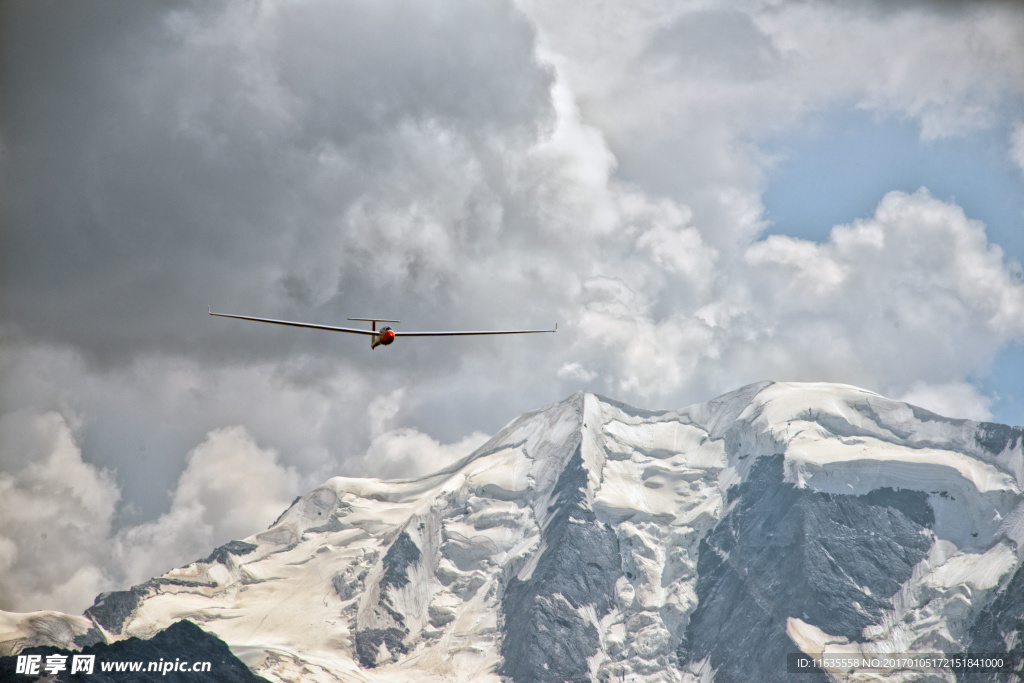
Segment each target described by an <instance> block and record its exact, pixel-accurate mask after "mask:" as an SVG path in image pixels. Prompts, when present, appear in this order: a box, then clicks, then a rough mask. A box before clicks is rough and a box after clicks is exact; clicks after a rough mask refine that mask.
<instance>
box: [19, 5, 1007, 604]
mask: <svg viewBox="0 0 1024 683" xmlns="http://www.w3.org/2000/svg"><path fill="white" fill-rule="evenodd" d="M0 34H2V35H0V609H3V610H9V611H32V610H41V609H57V610H63V611H67V612H72V613H77V612H80V611H81V610H82V609H84V608H85V607H87V606H88V605H90V604H91V603H92V601H93V598H94V597H95V596H96V595H97V594H98V593H99V592H101V591H108V590H116V589H124V588H126V587H128V586H130V585H132V584H134V583H138V582H141V581H144V580H146V579H147V578H149V577H151V576H154V575H158V574H160V573H162V572H164V571H166V570H168V569H170V568H172V567H175V566H179V565H182V564H185V563H187V562H189V561H191V560H194V559H196V558H200V557H204V556H206V555H207V554H208V553H209V551H210V550H211V549H212V548H214V547H215V546H217V545H219V544H221V543H224V542H226V541H228V540H230V539H234V538H244V537H246V536H248V535H250V534H252V533H255V532H258V531H260V530H262V529H263V528H265V527H266V526H267V525H269V524H270V523H271V522H273V520H274V519H275V518H276V517H277V515H278V514H280V512H281V511H282V510H283V509H284V508H285V507H286V506H287V505H288V504H289V503H290V502H291V501H292V500H293V499H294V497H295V496H297V495H300V494H303V493H305V492H308V491H310V490H312V489H313V488H315V487H316V486H317V485H319V483H321V482H322V481H324V480H326V479H328V478H330V477H331V476H335V475H345V476H374V477H411V476H417V475H420V474H425V473H427V472H430V471H433V470H435V469H438V468H440V467H442V466H444V465H446V464H448V463H450V462H453V461H454V460H455V459H457V458H459V457H462V456H464V455H466V454H468V453H469V452H471V451H472V450H473V449H474V448H475V447H476V446H478V445H479V444H481V443H483V441H485V440H486V439H487V438H488V436H489V435H491V434H493V433H494V432H496V431H497V430H498V429H500V428H501V427H502V426H503V425H504V424H506V423H507V422H508V421H510V420H511V419H513V418H514V417H516V416H517V415H519V414H520V413H522V412H525V411H527V410H532V409H535V408H539V407H542V406H544V405H547V404H550V403H552V402H555V401H559V400H561V399H564V398H565V397H567V396H569V395H571V394H573V393H575V392H576V391H579V390H585V391H592V392H597V393H600V394H603V395H605V396H609V397H612V398H615V399H617V400H620V401H624V402H627V403H631V404H633V405H637V406H640V407H644V408H649V409H672V408H683V407H685V406H687V405H690V404H693V403H698V402H702V401H706V400H708V399H711V398H713V397H715V396H718V395H721V394H723V393H725V392H728V391H731V390H734V389H737V388H739V387H741V386H743V385H746V384H749V383H751V382H756V381H760V380H765V379H771V380H779V381H828V382H843V383H847V384H853V385H856V386H860V387H863V388H866V389H869V390H872V391H875V392H878V393H880V394H883V395H886V396H889V397H892V398H896V399H901V400H906V401H909V402H912V403H914V404H916V405H920V406H923V407H925V408H929V409H931V410H934V411H936V412H939V413H941V414H944V415H947V416H951V417H960V418H969V419H976V420H993V421H999V422H1004V423H1010V424H1017V425H1019V424H1022V423H1024V385H1022V383H1021V382H1020V378H1021V377H1022V376H1024V282H1022V270H1021V263H1022V261H1024V7H1021V5H1020V4H1019V3H1016V2H1000V1H995V0H993V1H980V2H956V1H953V0H946V1H935V2H926V1H923V0H922V1H913V0H902V1H900V2H881V1H878V2H871V1H869V2H862V3H827V2H821V3H813V2H803V1H796V0H757V1H755V0H751V1H737V2H724V3H723V2H709V1H704V2H698V1H692V2H687V1H678V2H664V1H660V0H640V1H636V0H629V1H626V0H609V1H608V2H602V3H592V2H574V1H565V2H559V3H546V2H539V1H535V0H495V1H494V2H487V3H481V2H476V1H471V0H446V1H445V2H434V3H428V2H412V1H410V0H379V1H375V2H373V3H366V2H348V1H345V0H329V1H328V0H217V1H215V2H207V1H204V2H198V1H195V2H189V1H183V0H179V1H177V2H166V3H123V2H120V1H119V0H82V1H81V2H76V3H63V2H58V1H57V0H4V1H3V2H2V3H0ZM210 305H212V306H213V310H215V311H221V312H226V313H236V314H241V315H253V316H261V317H269V318H279V319H286V320H303V321H309V322H314V323H320V324H326V325H344V324H346V323H345V319H346V318H348V317H371V316H377V317H383V318H392V319H398V320H401V321H402V323H401V325H397V326H396V327H397V328H398V329H399V330H400V329H402V327H404V328H405V329H413V328H415V329H421V330H423V329H508V328H516V327H527V328H543V327H549V326H551V325H553V324H554V323H556V322H557V323H558V333H557V334H554V335H526V336H522V337H497V338H490V337H479V338H463V339H408V340H402V339H401V338H400V339H399V340H398V341H396V343H395V344H393V345H392V346H390V347H386V348H378V349H375V350H372V351H371V349H370V348H369V344H368V343H367V339H366V338H365V337H361V336H354V335H353V336H350V335H342V334H331V333H326V332H319V331H315V330H299V329H293V328H285V327H277V326H270V325H261V324H257V323H251V322H245V321H239V320H229V319H224V318H211V317H210V316H208V315H207V314H206V313H207V306H210Z"/></svg>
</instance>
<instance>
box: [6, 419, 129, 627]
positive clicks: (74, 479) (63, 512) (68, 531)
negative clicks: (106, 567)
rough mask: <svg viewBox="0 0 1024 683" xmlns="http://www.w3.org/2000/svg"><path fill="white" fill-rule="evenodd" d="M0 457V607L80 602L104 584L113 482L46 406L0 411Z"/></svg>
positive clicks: (114, 492) (114, 493)
mask: <svg viewBox="0 0 1024 683" xmlns="http://www.w3.org/2000/svg"><path fill="white" fill-rule="evenodd" d="M0 457H2V458H3V470H2V471H0V520H2V522H3V523H2V525H0V568H2V570H0V609H4V610H8V611H32V610H38V609H62V608H67V607H71V608H72V609H81V607H84V605H82V601H83V600H84V599H85V598H86V596H89V595H95V594H96V593H98V592H99V591H101V590H104V589H107V588H109V587H110V585H111V581H110V578H109V577H108V576H106V575H104V573H103V571H102V570H101V569H100V568H99V567H101V566H102V565H103V564H104V563H105V559H106V558H107V557H109V555H108V549H107V547H106V546H107V543H106V541H107V540H108V536H109V532H110V525H111V520H112V519H113V516H114V509H115V506H116V504H117V499H118V490H117V486H116V485H115V484H114V482H113V480H112V477H111V476H110V473H109V472H104V471H102V470H99V469H97V468H95V467H93V466H91V465H88V464H86V463H83V462H82V459H81V452H80V451H79V449H78V447H77V445H76V444H75V438H74V434H73V432H72V427H71V425H70V424H69V423H68V421H67V420H66V419H64V418H63V417H62V416H61V415H59V414H57V413H53V412H49V413H43V414H35V413H32V412H30V411H15V412H9V413H6V414H4V415H3V416H0ZM79 605H81V607H79Z"/></svg>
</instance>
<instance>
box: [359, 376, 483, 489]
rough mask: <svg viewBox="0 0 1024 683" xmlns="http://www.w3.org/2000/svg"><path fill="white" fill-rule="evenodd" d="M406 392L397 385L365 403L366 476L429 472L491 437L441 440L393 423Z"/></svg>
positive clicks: (473, 435)
mask: <svg viewBox="0 0 1024 683" xmlns="http://www.w3.org/2000/svg"><path fill="white" fill-rule="evenodd" d="M405 393H406V391H405V389H396V390H394V391H392V392H391V393H389V394H386V395H382V396H378V397H377V398H375V399H373V400H372V401H371V402H370V404H369V405H368V406H367V410H366V412H367V417H368V420H369V423H370V436H371V441H370V446H369V448H367V450H366V453H365V455H364V456H363V458H362V463H361V469H362V470H363V472H365V476H372V477H379V478H382V479H411V478H414V477H418V476H422V475H425V474H430V473H431V472H436V471H438V470H440V469H443V468H445V467H447V466H448V465H450V464H452V463H453V462H456V461H457V460H459V459H461V458H463V457H465V456H467V455H469V454H470V453H472V452H473V451H474V450H476V449H477V448H478V447H480V446H481V445H483V444H484V443H485V442H486V441H487V440H488V439H489V438H490V436H489V435H487V434H484V433H482V432H473V433H471V434H468V435H467V436H465V437H464V438H462V439H460V440H459V441H458V442H456V443H450V444H442V443H440V442H439V441H437V440H436V439H434V438H432V437H430V436H428V435H427V434H424V433H422V432H420V431H418V430H416V429H411V428H408V427H398V428H395V427H393V426H392V425H393V423H394V420H395V418H396V416H397V415H398V414H399V412H400V410H401V408H402V401H403V398H404V395H405Z"/></svg>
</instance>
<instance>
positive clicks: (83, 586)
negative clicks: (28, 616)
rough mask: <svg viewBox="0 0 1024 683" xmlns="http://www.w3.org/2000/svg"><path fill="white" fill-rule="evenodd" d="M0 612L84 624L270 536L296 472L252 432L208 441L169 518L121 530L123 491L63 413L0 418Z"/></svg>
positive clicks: (295, 489) (196, 453)
mask: <svg viewBox="0 0 1024 683" xmlns="http://www.w3.org/2000/svg"><path fill="white" fill-rule="evenodd" d="M0 456H2V457H3V471H2V472H0V521H2V525H0V609H3V610H7V611H35V610H40V609H54V610H59V611H65V612H69V613H78V612H81V611H82V610H84V609H85V608H86V607H87V606H88V605H90V604H91V603H92V601H93V598H95V596H96V595H98V594H99V593H100V592H102V591H106V590H114V589H118V588H123V587H126V586H127V585H129V584H132V583H138V582H141V581H144V580H146V579H148V578H149V577H151V576H155V575H159V574H161V573H163V572H165V571H167V570H168V569H170V568H172V567H175V566H179V565H181V564H183V563H186V562H189V561H192V560H195V559H199V558H201V557H203V556H205V555H207V554H208V553H209V552H210V550H212V549H213V548H214V547H215V546H217V545H219V544H221V543H224V542H226V541H228V540H231V539H233V538H244V537H246V536H249V535H251V534H253V533H256V532H258V531H260V530H261V529H262V528H264V527H265V526H267V525H269V524H270V523H271V522H273V520H274V519H275V518H276V516H277V515H279V514H280V513H281V512H282V511H283V510H284V509H285V508H286V507H287V506H288V504H289V503H290V502H291V500H292V498H293V497H294V496H295V495H296V494H297V493H299V492H300V491H301V490H302V489H301V487H300V485H299V477H298V476H297V474H296V472H295V470H294V469H292V468H289V467H285V466H282V465H281V464H280V463H279V462H278V458H277V455H276V454H275V453H274V452H272V451H269V450H266V449H261V448H260V447H259V446H257V445H256V444H255V442H254V441H253V440H252V438H251V437H250V436H249V435H248V434H247V433H246V432H245V430H243V429H241V428H238V427H235V428H224V429H219V430H216V431H214V432H211V433H210V434H209V435H208V437H207V438H206V440H205V441H204V442H203V443H202V444H200V445H199V446H198V447H196V448H195V449H194V450H192V451H191V452H190V453H189V458H188V467H187V468H186V469H185V471H184V472H183V473H182V475H181V477H180V479H179V481H178V484H177V487H176V489H175V490H174V494H173V499H172V503H171V506H170V509H169V510H168V511H167V512H166V513H164V514H163V515H161V516H160V517H159V518H157V519H156V520H154V521H152V522H146V523H144V524H141V525H137V526H130V527H127V528H122V529H121V530H120V531H116V530H115V523H114V522H115V508H116V506H117V502H118V499H119V497H120V490H119V488H118V486H117V484H116V483H115V482H114V480H113V477H112V476H111V473H110V472H108V471H105V470H102V469H100V468H97V467H96V466H94V465H91V464H89V463H86V462H84V461H83V460H82V452H81V449H80V447H79V446H78V444H77V442H76V435H75V433H74V430H73V428H72V426H71V425H70V424H69V422H68V420H66V419H65V418H64V417H63V416H62V415H60V414H58V413H56V412H48V413H43V414H37V413H32V412H29V411H15V412H10V413H6V414H4V415H3V416H0Z"/></svg>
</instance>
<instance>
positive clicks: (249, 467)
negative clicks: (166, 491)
mask: <svg viewBox="0 0 1024 683" xmlns="http://www.w3.org/2000/svg"><path fill="white" fill-rule="evenodd" d="M301 492H302V489H301V488H300V485H299V476H298V474H297V473H296V471H295V470H294V469H293V468H291V467H287V466H283V465H281V464H280V462H279V458H278V455H277V453H275V452H274V451H271V450H267V449H264V448H260V447H259V446H258V445H257V444H256V442H255V441H253V439H252V437H251V436H250V435H249V434H248V433H247V432H246V431H245V429H243V428H241V427H226V428H222V429H218V430H215V431H213V432H211V433H210V434H208V435H207V437H206V440H205V441H203V443H201V444H200V445H199V446H197V447H196V448H195V449H193V450H192V451H191V452H190V453H189V455H188V465H187V467H186V468H185V471H184V472H182V474H181V477H180V478H179V479H178V485H177V488H176V489H175V490H174V497H173V499H172V502H171V507H170V510H169V511H167V512H166V513H164V514H163V515H161V516H160V517H158V518H157V519H156V520H154V521H152V522H146V523H144V524H140V525H138V526H135V527H130V528H128V529H124V530H122V531H121V532H120V533H119V534H118V535H117V538H116V539H115V541H114V543H115V547H116V554H117V556H118V559H119V561H120V564H119V567H120V568H121V570H122V571H123V572H124V573H125V575H126V576H127V578H128V580H129V581H131V582H132V583H135V582H140V581H144V580H145V579H146V578H148V577H150V576H153V575H157V574H161V573H163V572H165V571H167V570H168V569H171V568H173V567H175V566H178V565H179V564H180V563H181V562H182V560H183V559H184V560H185V561H188V560H192V559H199V558H201V557H203V556H205V555H206V554H209V552H210V550H212V549H213V548H215V547H216V546H218V545H221V544H223V543H226V542H227V541H229V540H232V539H236V538H245V537H247V536H250V535H252V534H254V533H256V532H258V531H260V530H262V529H264V528H266V527H267V526H269V525H270V524H271V523H272V522H273V521H274V520H275V519H276V518H277V517H278V516H279V515H280V514H281V512H282V511H284V510H285V509H286V508H287V507H288V505H289V504H290V503H291V501H292V499H293V498H294V497H295V496H296V495H298V494H299V493H301Z"/></svg>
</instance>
